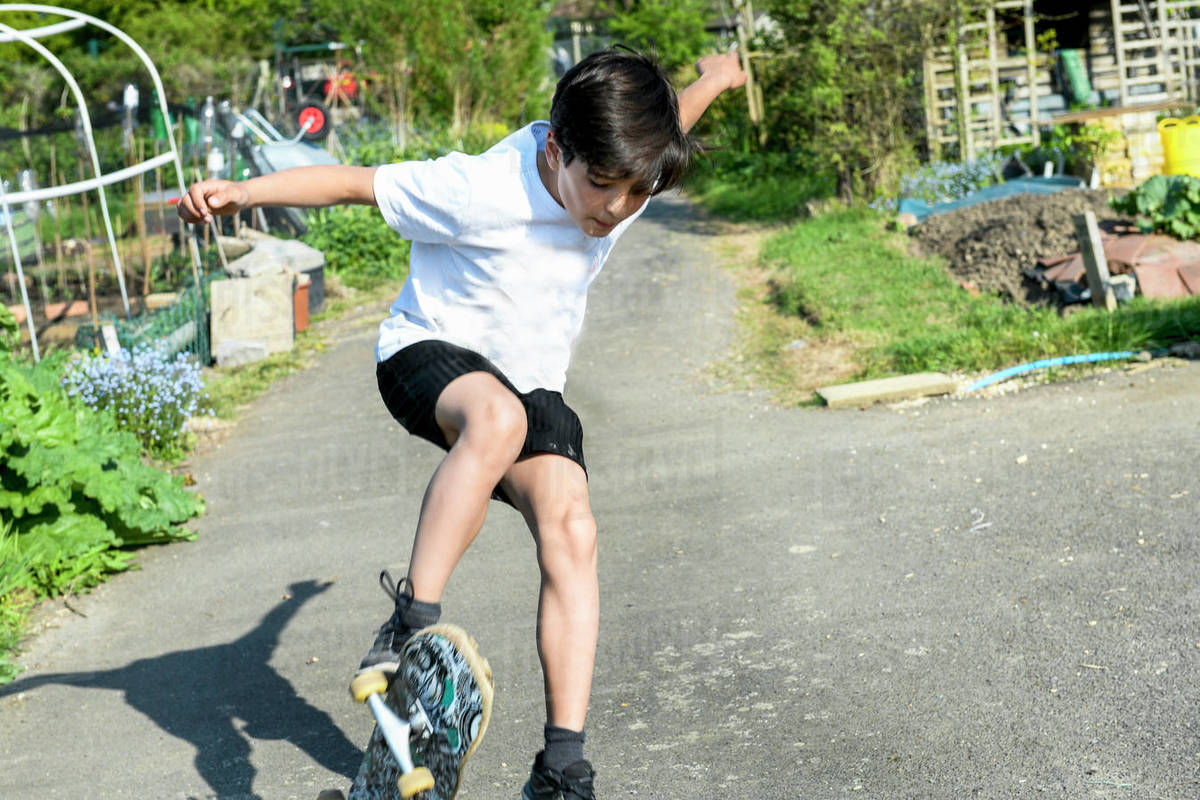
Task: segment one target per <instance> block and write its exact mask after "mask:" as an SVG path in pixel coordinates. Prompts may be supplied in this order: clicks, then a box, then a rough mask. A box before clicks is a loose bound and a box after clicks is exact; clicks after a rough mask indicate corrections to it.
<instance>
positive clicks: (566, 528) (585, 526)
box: [539, 503, 597, 571]
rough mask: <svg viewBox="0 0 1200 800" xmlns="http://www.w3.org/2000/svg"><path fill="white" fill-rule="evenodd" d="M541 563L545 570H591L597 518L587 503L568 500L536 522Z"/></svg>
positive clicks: (593, 566) (595, 546)
mask: <svg viewBox="0 0 1200 800" xmlns="http://www.w3.org/2000/svg"><path fill="white" fill-rule="evenodd" d="M539 529H540V531H539V532H540V538H541V551H542V562H543V564H544V566H545V567H546V569H547V571H554V570H555V569H569V570H571V571H577V570H580V569H594V568H595V564H596V551H597V537H596V519H595V517H593V516H592V512H591V510H590V509H589V508H588V507H587V504H586V503H578V504H574V503H569V504H567V505H565V506H564V507H563V508H562V509H560V510H558V511H556V513H555V514H554V515H553V516H552V517H551V518H549V519H545V520H544V521H543V523H542V524H540V525H539Z"/></svg>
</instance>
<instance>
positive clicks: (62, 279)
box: [50, 142, 67, 292]
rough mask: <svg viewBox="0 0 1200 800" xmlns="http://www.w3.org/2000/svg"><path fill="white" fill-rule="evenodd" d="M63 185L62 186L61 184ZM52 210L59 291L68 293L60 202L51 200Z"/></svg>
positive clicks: (55, 168) (54, 170)
mask: <svg viewBox="0 0 1200 800" xmlns="http://www.w3.org/2000/svg"><path fill="white" fill-rule="evenodd" d="M55 155H56V153H55V147H54V143H53V142H51V143H50V180H51V181H54V179H55V177H56V176H57V175H58V166H57V163H56V160H55ZM60 185H61V184H60ZM50 209H51V210H52V211H53V212H54V266H55V268H56V269H57V271H58V290H59V291H60V292H64V291H66V283H67V278H66V270H65V268H64V267H63V249H62V221H61V220H62V217H60V216H59V215H58V201H57V200H55V199H53V198H51V200H50Z"/></svg>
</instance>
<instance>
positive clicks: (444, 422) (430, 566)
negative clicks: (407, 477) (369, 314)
mask: <svg viewBox="0 0 1200 800" xmlns="http://www.w3.org/2000/svg"><path fill="white" fill-rule="evenodd" d="M434 413H435V417H436V419H437V423H438V426H439V427H440V428H441V429H442V432H443V433H444V434H445V436H446V441H447V442H449V443H450V445H451V447H450V451H449V452H448V453H447V454H446V457H445V458H443V459H442V463H441V464H440V465H439V466H438V468H437V470H436V471H435V472H434V473H433V478H432V479H431V480H430V481H429V486H428V488H426V490H425V499H424V500H423V501H422V503H421V515H420V518H419V520H418V522H417V534H416V538H415V539H414V541H413V550H412V558H411V560H410V561H409V567H408V583H409V586H410V587H411V589H412V592H413V597H414V598H415V599H417V600H420V601H424V602H427V603H436V602H438V601H439V600H441V597H442V591H443V590H444V589H445V588H446V583H447V582H448V581H449V580H450V573H451V572H453V571H454V567H455V566H456V565H457V564H458V562H459V559H461V558H462V555H463V553H465V552H466V550H467V547H468V546H470V544H471V542H472V541H474V540H475V537H476V536H477V535H478V534H479V530H480V528H482V527H483V520H484V517H485V516H486V515H487V509H488V502H489V499H490V498H491V494H492V490H493V489H494V488H495V487H496V484H497V483H499V482H500V479H501V478H502V477H503V476H504V474H505V472H506V471H507V470H508V469H509V468H510V467H511V466H512V465H513V462H514V461H516V459H517V456H518V455H520V452H521V447H522V445H524V443H525V427H526V420H525V408H524V406H522V405H521V401H520V400H519V399H518V398H517V396H516V395H514V394H513V393H512V391H510V390H509V389H508V388H506V387H505V386H504V384H502V383H500V381H498V380H497V379H496V378H495V377H494V376H492V375H490V374H488V373H486V372H470V373H467V374H466V375H462V376H460V377H458V378H456V379H454V380H453V381H451V382H450V384H449V385H448V386H447V387H446V388H445V389H444V390H443V391H442V394H441V395H440V396H439V397H438V401H437V407H436V409H435V412H434Z"/></svg>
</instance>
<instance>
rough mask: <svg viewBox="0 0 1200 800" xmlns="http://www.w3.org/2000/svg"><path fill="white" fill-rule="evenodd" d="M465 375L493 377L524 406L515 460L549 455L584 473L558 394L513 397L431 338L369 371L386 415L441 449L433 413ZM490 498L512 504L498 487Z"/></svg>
mask: <svg viewBox="0 0 1200 800" xmlns="http://www.w3.org/2000/svg"><path fill="white" fill-rule="evenodd" d="M469 372H487V373H489V374H491V375H494V376H495V377H496V379H497V380H498V381H500V383H502V384H504V386H506V387H507V388H508V389H509V390H510V391H512V393H513V394H515V395H516V396H517V398H518V399H519V400H520V401H521V405H523V406H524V407H525V418H526V432H525V444H524V445H523V446H522V447H521V454H520V455H519V456H518V457H517V460H518V461H519V460H520V459H522V458H527V457H528V456H531V455H533V454H534V453H554V454H556V455H560V456H563V457H564V458H569V459H571V460H572V461H574V462H575V463H576V464H578V465H579V466H580V467H582V468H583V471H584V475H586V474H587V465H586V464H585V463H584V461H583V424H582V423H580V421H579V416H578V415H576V413H575V412H574V411H572V410H571V409H570V407H569V406H568V405H567V404H566V402H565V401H564V400H563V396H562V393H561V392H554V391H550V390H549V389H534V390H533V391H531V392H524V393H522V392H519V391H517V389H516V387H515V386H513V385H512V382H511V381H509V379H508V378H507V377H505V375H504V373H502V372H501V371H500V369H499V368H498V367H497V366H496V365H495V364H493V363H492V362H491V361H488V360H487V359H486V358H484V357H483V356H481V355H479V354H478V353H476V352H474V351H472V350H468V349H466V348H464V347H459V346H457V345H453V344H450V343H449V342H443V341H440V340H436V339H430V340H426V341H422V342H417V343H416V344H412V345H409V346H408V347H406V348H404V349H403V350H401V351H399V352H398V353H396V354H395V355H393V356H392V357H391V358H389V359H388V360H387V361H383V362H380V363H379V364H378V365H376V368H375V376H376V378H377V379H378V381H379V394H380V395H382V396H383V402H384V404H385V405H386V406H387V408H388V411H390V412H391V414H392V416H393V417H395V418H396V420H397V421H398V422H399V423H400V424H401V425H403V426H404V429H405V430H406V431H408V432H409V433H410V434H412V435H413V436H419V437H421V438H422V439H425V440H427V441H430V442H433V443H434V444H436V445H437V446H438V447H440V448H442V449H443V450H449V449H450V444H449V443H448V442H447V441H446V437H445V435H444V434H443V433H442V429H441V428H440V427H439V426H438V424H437V419H436V418H435V417H434V409H435V408H436V407H437V400H438V397H440V396H441V394H442V391H443V390H444V389H445V388H446V387H447V386H448V385H449V384H450V382H451V381H452V380H454V379H455V378H458V377H461V376H462V375H466V374H467V373H469ZM492 497H494V498H496V499H497V500H500V501H502V502H505V503H508V504H509V505H513V503H512V501H511V500H509V498H508V497H507V496H506V495H505V494H504V491H503V490H502V489H501V488H500V487H499V486H497V487H496V489H495V491H493V492H492Z"/></svg>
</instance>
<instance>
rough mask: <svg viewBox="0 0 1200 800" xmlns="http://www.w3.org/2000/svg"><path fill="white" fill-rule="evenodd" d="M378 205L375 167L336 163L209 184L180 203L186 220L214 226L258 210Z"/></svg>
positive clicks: (199, 185) (190, 192) (190, 191)
mask: <svg viewBox="0 0 1200 800" xmlns="http://www.w3.org/2000/svg"><path fill="white" fill-rule="evenodd" d="M346 203H349V204H357V205H375V167H351V166H347V165H344V164H330V165H320V166H312V167H296V168H294V169H285V170H280V171H279V172H272V173H269V174H267V175H261V176H259V177H257V178H251V179H250V180H248V181H226V180H206V181H200V182H199V183H195V184H193V185H192V186H191V188H189V189H188V191H187V193H186V194H185V195H184V196H183V197H181V198H180V199H179V216H180V218H181V219H183V221H184V222H208V221H209V220H210V219H212V217H213V215H214V214H216V215H219V216H230V215H233V214H235V213H237V212H238V211H241V210H242V209H246V208H257V207H258V206H295V207H301V208H317V207H323V206H334V205H341V204H346Z"/></svg>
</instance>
